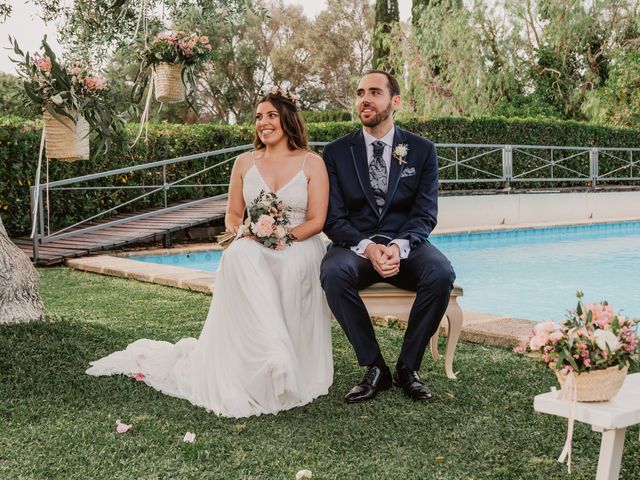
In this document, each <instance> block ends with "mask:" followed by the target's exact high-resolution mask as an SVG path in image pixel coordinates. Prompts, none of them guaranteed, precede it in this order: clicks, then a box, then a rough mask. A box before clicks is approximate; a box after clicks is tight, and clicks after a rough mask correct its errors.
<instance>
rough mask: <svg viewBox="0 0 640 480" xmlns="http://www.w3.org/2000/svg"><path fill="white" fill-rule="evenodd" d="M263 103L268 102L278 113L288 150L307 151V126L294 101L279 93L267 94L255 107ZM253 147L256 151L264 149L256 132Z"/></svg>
mask: <svg viewBox="0 0 640 480" xmlns="http://www.w3.org/2000/svg"><path fill="white" fill-rule="evenodd" d="M264 102H270V103H271V104H272V105H273V106H274V107H275V109H276V110H277V111H278V114H279V115H280V125H281V126H282V130H283V131H284V134H285V135H286V136H287V146H288V147H289V150H307V149H308V144H307V126H306V125H305V123H304V118H302V115H300V112H299V111H298V107H297V105H296V104H295V103H294V101H293V100H291V99H290V98H288V97H286V96H284V95H281V94H280V93H267V94H266V95H264V96H263V97H262V98H260V100H258V103H257V104H256V107H257V106H258V105H260V104H261V103H264ZM253 146H254V147H255V149H256V150H260V149H262V148H265V144H264V143H262V140H260V137H259V136H258V132H257V131H256V132H255V136H254V137H253Z"/></svg>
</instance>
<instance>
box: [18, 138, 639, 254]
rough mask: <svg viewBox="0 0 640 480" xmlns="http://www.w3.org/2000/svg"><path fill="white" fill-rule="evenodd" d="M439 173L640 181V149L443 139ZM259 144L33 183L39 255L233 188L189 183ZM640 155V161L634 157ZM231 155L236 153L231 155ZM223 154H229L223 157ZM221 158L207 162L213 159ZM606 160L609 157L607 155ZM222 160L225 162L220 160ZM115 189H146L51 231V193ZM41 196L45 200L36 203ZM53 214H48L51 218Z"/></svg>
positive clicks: (504, 179) (465, 178)
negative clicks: (147, 177)
mask: <svg viewBox="0 0 640 480" xmlns="http://www.w3.org/2000/svg"><path fill="white" fill-rule="evenodd" d="M327 143H328V142H310V145H311V146H313V147H324V145H326V144H327ZM436 146H437V148H438V163H439V168H438V170H439V175H440V183H441V184H460V185H468V184H471V183H487V182H493V183H496V184H497V185H501V186H503V187H509V186H511V185H513V184H518V183H521V184H524V183H529V184H536V183H539V184H541V183H554V182H585V183H588V184H590V185H592V186H596V185H597V184H598V183H602V182H608V181H618V182H620V181H637V180H640V171H639V170H640V148H594V147H558V146H541V145H486V144H458V143H446V144H445V143H443V144H437V145H436ZM251 148H253V146H252V145H240V146H237V147H231V148H223V149H219V150H214V151H211V152H205V153H200V154H195V155H187V156H183V157H177V158H172V159H168V160H161V161H157V162H151V163H144V164H139V165H134V166H130V167H123V168H118V169H115V170H109V171H106V172H100V173H94V174H91V175H84V176H80V177H75V178H69V179H65V180H57V181H54V182H49V183H43V184H40V185H39V186H37V187H35V186H32V187H31V219H32V222H33V221H35V222H36V231H35V236H34V239H33V254H34V259H37V258H38V249H39V245H41V244H46V243H49V242H52V241H55V240H61V239H64V238H69V237H73V236H76V235H81V234H83V233H87V232H91V231H97V230H100V229H103V228H106V227H109V226H113V225H121V224H124V223H127V222H131V221H133V220H139V219H142V218H147V217H151V216H153V215H158V214H160V213H166V212H170V211H175V210H179V209H182V208H185V207H188V206H193V205H196V204H198V203H202V202H206V201H209V200H210V199H211V198H216V197H222V196H224V194H223V195H217V196H216V197H208V198H202V199H199V200H194V201H192V202H189V203H184V204H180V205H174V206H169V204H168V193H169V191H170V190H171V189H180V188H186V187H190V188H204V187H228V184H227V183H213V184H211V183H200V184H197V183H185V182H186V181H187V180H190V179H193V178H195V177H197V176H198V175H203V174H205V173H207V172H210V171H211V170H213V169H215V168H219V167H221V166H223V165H226V164H228V163H229V162H231V161H233V160H235V158H237V154H238V153H240V152H243V151H246V150H250V149H251ZM634 154H635V158H636V159H635V160H634ZM229 155H231V156H229ZM220 157H227V158H224V159H222V160H219V159H220ZM210 159H215V160H216V161H215V162H213V163H212V164H210V165H207V164H206V163H207V161H209V160H210ZM603 159H604V160H603ZM198 160H203V161H204V166H203V167H202V168H200V169H199V170H197V171H195V172H194V173H190V174H187V175H184V176H182V177H180V178H178V179H176V180H173V181H168V175H167V167H169V166H171V165H177V164H182V163H186V162H191V163H195V161H198ZM218 160H219V161H218ZM151 169H161V175H162V177H161V178H162V182H161V184H152V185H144V184H140V185H112V186H99V185H98V186H87V185H81V186H72V185H74V184H82V183H86V182H94V181H96V180H100V179H105V178H108V177H115V176H118V175H124V174H130V173H132V172H137V171H143V170H151ZM113 189H142V190H144V192H143V193H142V194H141V195H138V196H136V197H134V198H131V199H129V200H127V201H126V202H123V203H121V204H118V205H116V206H114V207H111V208H107V209H105V210H103V211H101V212H99V213H97V214H95V215H91V216H90V217H88V218H85V219H83V220H80V221H78V222H76V223H74V224H73V225H69V226H67V227H64V228H62V229H60V230H58V231H56V232H53V233H51V232H50V231H48V230H47V231H45V211H44V201H42V200H43V199H45V198H48V194H49V193H50V192H54V191H76V190H113ZM160 192H161V193H162V198H163V200H162V206H161V207H160V208H159V209H157V210H154V211H149V212H145V213H141V214H138V215H134V216H130V217H126V218H120V219H115V220H111V221H108V222H105V223H101V224H97V225H96V224H94V225H89V226H85V227H83V228H77V227H81V226H82V225H84V224H87V223H88V222H91V221H93V220H95V219H97V218H100V217H102V216H104V215H106V214H109V213H113V212H116V211H117V210H119V209H121V208H122V207H125V206H128V205H132V204H133V203H135V202H138V201H141V200H144V199H147V198H148V197H150V196H151V195H153V194H156V193H160ZM36 195H37V196H38V198H39V199H41V200H40V201H38V202H37V208H36V207H35V203H36V202H35V199H36ZM48 222H49V219H48V218H47V223H48Z"/></svg>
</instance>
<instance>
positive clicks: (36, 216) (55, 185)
mask: <svg viewBox="0 0 640 480" xmlns="http://www.w3.org/2000/svg"><path fill="white" fill-rule="evenodd" d="M251 148H253V146H252V145H240V146H238V147H231V148H223V149H220V150H214V151H211V152H205V153H199V154H194V155H186V156H183V157H177V158H171V159H168V160H161V161H157V162H151V163H143V164H138V165H134V166H130V167H123V168H118V169H115V170H109V171H106V172H99V173H94V174H91V175H83V176H80V177H74V178H68V179H64V180H57V181H54V182H49V183H42V184H40V185H38V186H37V187H36V186H32V187H31V191H30V195H31V220H32V222H35V224H36V230H35V235H34V238H33V258H34V261H37V259H38V257H39V246H40V245H42V244H46V243H50V242H53V241H55V240H62V239H65V238H69V237H73V236H77V235H82V234H84V233H88V232H93V231H97V230H101V229H103V228H107V227H110V226H114V225H122V224H125V223H128V222H131V221H134V220H140V219H142V218H148V217H151V216H154V215H158V214H161V213H167V212H171V211H176V210H180V209H182V208H186V207H190V206H193V205H197V204H199V203H203V202H207V201H210V200H211V199H212V198H216V197H223V196H224V195H218V196H216V197H208V198H202V199H199V200H194V201H191V202H188V203H183V204H179V205H173V206H169V205H168V193H169V191H170V190H171V189H178V188H187V187H189V188H206V187H209V188H211V187H227V186H228V183H214V184H211V183H200V184H196V183H185V182H186V181H187V180H190V179H193V178H194V177H196V176H198V175H203V174H205V173H207V172H209V171H211V170H213V169H215V168H219V167H221V166H223V165H226V164H228V163H229V162H232V161H233V160H235V158H236V157H237V155H233V156H231V157H229V158H224V159H223V160H220V161H217V162H215V163H213V164H211V165H204V167H203V168H200V169H199V170H197V171H196V172H194V173H190V174H188V175H185V176H182V177H180V178H178V179H176V180H173V181H168V180H167V178H168V175H167V167H168V166H170V165H177V164H181V163H185V162H192V163H193V162H194V161H197V160H205V161H206V160H208V159H211V158H215V157H220V156H227V155H229V154H236V153H239V152H243V151H245V150H249V149H251ZM205 163H206V162H205ZM152 169H161V175H162V183H161V184H160V185H157V184H152V185H144V184H140V185H112V186H99V185H98V186H86V185H82V186H71V185H73V184H79V183H85V182H93V181H96V180H100V179H105V178H108V177H116V176H118V175H125V174H130V173H133V172H138V171H143V170H152ZM115 189H142V190H143V191H144V192H143V193H142V194H141V195H138V196H136V197H134V198H131V199H129V200H127V201H126V202H123V203H121V204H118V205H116V206H114V207H111V208H107V209H105V210H103V211H101V212H99V213H97V214H95V215H91V216H90V217H88V218H85V219H82V220H80V221H78V222H76V223H74V224H72V225H69V226H66V227H64V228H62V229H60V230H58V231H56V232H53V233H52V232H50V231H48V229H47V231H45V209H44V203H45V202H44V199H45V198H48V194H49V193H50V192H55V191H77V190H115ZM156 193H162V197H163V200H162V204H163V205H162V207H160V208H159V209H157V210H154V211H150V212H145V213H140V214H138V215H134V216H130V217H126V218H120V219H116V220H111V221H109V222H105V223H100V224H97V225H89V226H85V227H83V228H76V227H80V226H82V225H84V224H87V223H88V222H91V221H93V220H96V219H98V218H100V217H103V216H105V215H107V214H109V213H113V212H116V211H117V210H119V209H122V207H125V206H127V205H132V204H133V203H135V202H139V201H141V200H144V199H147V198H148V197H150V196H151V195H153V194H156ZM36 195H37V196H38V198H39V199H40V201H38V202H37V207H36ZM46 220H47V221H48V218H47V219H46Z"/></svg>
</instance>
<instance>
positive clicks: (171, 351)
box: [86, 163, 333, 418]
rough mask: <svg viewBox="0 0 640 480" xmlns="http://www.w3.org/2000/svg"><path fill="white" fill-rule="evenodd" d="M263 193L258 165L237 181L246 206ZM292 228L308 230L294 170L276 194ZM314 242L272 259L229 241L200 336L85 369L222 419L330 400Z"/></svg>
mask: <svg viewBox="0 0 640 480" xmlns="http://www.w3.org/2000/svg"><path fill="white" fill-rule="evenodd" d="M261 190H265V191H269V187H267V185H266V184H265V182H264V180H263V178H262V177H261V175H260V172H259V171H258V168H257V167H256V166H255V163H254V165H253V166H252V167H251V168H250V169H249V170H248V171H247V173H246V174H245V177H244V181H243V196H244V200H245V203H246V204H247V205H249V204H250V203H252V202H253V200H254V199H255V198H256V197H257V196H258V194H259V193H260V191H261ZM276 193H277V195H278V197H279V198H280V199H281V200H282V201H283V203H284V204H285V205H286V206H288V207H290V209H291V212H290V214H289V218H290V221H291V224H292V225H293V226H295V225H298V224H300V223H302V222H304V221H305V218H306V207H307V178H306V177H305V175H304V172H303V171H302V170H300V171H299V172H298V173H297V174H296V176H295V177H293V178H292V179H291V181H289V182H288V183H287V184H286V185H285V186H283V187H282V188H281V189H280V190H279V191H278V192H276ZM324 252H325V249H324V246H323V243H322V241H321V239H320V237H319V236H318V235H314V236H313V237H311V238H308V239H307V240H304V241H301V242H294V243H293V244H292V245H291V246H289V247H286V248H285V249H284V250H281V251H276V250H272V249H269V248H266V247H264V246H262V245H261V244H259V243H257V242H255V241H254V240H251V239H248V238H240V239H238V240H235V241H234V242H233V243H232V244H231V245H230V246H229V247H228V248H227V250H226V251H225V252H224V254H223V256H222V260H221V263H220V268H219V269H218V272H217V274H216V281H215V287H214V293H213V298H212V301H211V307H210V309H209V314H208V316H207V320H206V322H205V324H204V327H203V329H202V332H201V334H200V337H199V338H198V339H195V338H184V339H182V340H180V341H178V342H177V343H176V344H172V343H169V342H164V341H157V340H147V339H142V340H137V341H136V342H134V343H132V344H130V345H129V346H128V347H127V348H126V350H123V351H119V352H116V353H113V354H111V355H109V356H107V357H104V358H102V359H100V360H97V361H95V362H92V363H91V365H92V366H91V368H89V369H88V370H87V372H86V373H87V374H89V375H94V376H100V375H114V374H125V375H130V376H132V375H135V374H136V373H138V372H141V373H142V374H143V375H144V379H143V381H144V382H145V383H146V384H147V385H149V386H151V387H153V388H155V389H157V390H159V391H161V392H164V393H166V394H167V395H171V396H174V397H179V398H184V399H187V400H189V401H190V402H191V403H193V404H194V405H199V406H201V407H204V408H206V409H207V410H210V411H212V412H214V413H216V414H218V415H221V416H225V417H234V418H239V417H248V416H251V415H260V414H263V413H277V412H280V411H282V410H287V409H290V408H293V407H296V406H300V405H304V404H307V403H309V402H311V401H312V400H313V399H314V398H316V397H318V396H320V395H324V394H326V393H327V392H328V389H329V386H330V385H331V383H332V380H333V359H332V350H331V331H330V311H329V308H328V306H327V303H326V299H325V297H324V293H323V291H322V289H321V287H320V280H319V277H320V261H321V260H322V257H323V255H324Z"/></svg>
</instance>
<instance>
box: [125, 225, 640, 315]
mask: <svg viewBox="0 0 640 480" xmlns="http://www.w3.org/2000/svg"><path fill="white" fill-rule="evenodd" d="M431 241H432V243H433V244H434V245H436V246H437V247H438V248H439V249H440V250H441V251H442V252H443V253H444V254H445V255H447V257H448V258H449V259H450V260H451V263H452V264H453V266H454V268H455V270H456V274H457V279H456V283H458V284H460V285H461V286H462V287H463V288H464V297H463V298H461V299H460V303H461V305H462V308H463V309H466V310H470V311H476V312H487V313H492V314H496V315H508V316H513V317H519V318H526V319H531V320H545V319H548V318H552V319H554V320H560V319H562V318H563V317H564V315H565V312H566V310H567V309H570V308H575V305H576V298H575V293H576V291H577V290H582V291H583V292H584V293H585V300H586V301H589V302H591V301H593V302H596V301H600V300H603V299H606V300H608V301H609V303H610V304H611V305H613V307H614V309H615V310H616V311H618V310H623V311H624V314H625V315H627V316H632V317H633V316H636V317H637V316H640V288H639V287H638V285H639V284H640V222H626V223H615V224H599V225H581V226H571V227H558V228H540V229H526V230H511V231H501V232H486V233H471V234H464V235H446V236H434V237H432V238H431ZM220 255H221V252H204V253H194V254H189V255H176V256H168V257H147V258H137V259H136V260H142V261H154V260H151V258H156V259H160V261H156V263H160V262H162V263H164V264H169V265H176V266H181V267H186V268H195V269H199V270H207V271H215V270H216V269H217V267H218V261H219V258H220Z"/></svg>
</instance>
